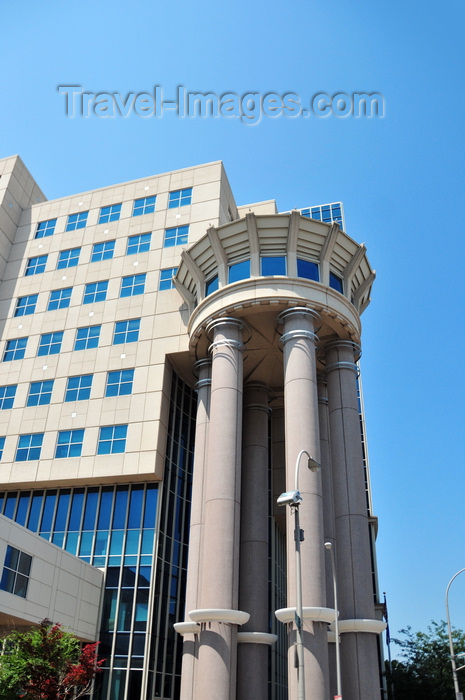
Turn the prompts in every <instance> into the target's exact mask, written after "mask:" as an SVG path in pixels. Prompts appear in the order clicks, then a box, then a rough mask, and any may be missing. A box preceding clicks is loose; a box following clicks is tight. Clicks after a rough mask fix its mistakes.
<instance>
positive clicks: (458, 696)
mask: <svg viewBox="0 0 465 700" xmlns="http://www.w3.org/2000/svg"><path fill="white" fill-rule="evenodd" d="M462 571H465V568H463V569H460V571H457V573H456V574H454V575H453V576H452V578H451V580H450V581H449V583H448V584H447V588H446V616H447V631H448V633H449V647H450V663H451V665H452V679H453V681H454V690H455V700H463V693H461V692H460V690H459V681H458V678H457V671H461V670H462V668H465V666H460V668H457V664H456V663H455V659H456V656H455V653H454V643H453V641H452V628H451V625H450V615H449V588H450V585H451V583H452V581H453V580H454V579H455V578H457V576H458V575H459V574H461V573H462Z"/></svg>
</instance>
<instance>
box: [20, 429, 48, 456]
mask: <svg viewBox="0 0 465 700" xmlns="http://www.w3.org/2000/svg"><path fill="white" fill-rule="evenodd" d="M43 439H44V434H43V433H30V434H29V435H20V436H19V439H18V447H17V448H16V457H15V461H16V462H30V461H31V460H36V459H40V451H41V449H42V441H43Z"/></svg>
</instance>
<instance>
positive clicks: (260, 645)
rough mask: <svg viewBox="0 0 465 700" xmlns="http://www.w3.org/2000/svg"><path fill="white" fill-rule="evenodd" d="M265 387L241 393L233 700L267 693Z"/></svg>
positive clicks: (268, 529)
mask: <svg viewBox="0 0 465 700" xmlns="http://www.w3.org/2000/svg"><path fill="white" fill-rule="evenodd" d="M268 416H269V409H268V389H267V387H266V386H264V385H262V384H249V385H248V386H246V387H245V394H244V428H243V446H242V490H241V492H242V496H241V551H240V578H239V608H240V609H241V610H245V611H246V612H248V613H250V619H249V621H248V622H247V623H246V624H245V625H244V627H242V628H241V631H240V632H239V634H238V641H239V645H238V649H237V652H238V666H237V700H249V698H257V699H258V698H266V697H267V696H268V644H269V643H270V642H271V641H272V636H271V635H270V634H269V633H268V632H269V624H270V623H269V616H270V606H269V585H268V556H269V532H270V521H269V510H270V493H269V487H270V480H269V454H268Z"/></svg>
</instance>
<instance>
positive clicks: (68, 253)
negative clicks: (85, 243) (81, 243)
mask: <svg viewBox="0 0 465 700" xmlns="http://www.w3.org/2000/svg"><path fill="white" fill-rule="evenodd" d="M80 253H81V249H80V248H69V249H68V250H62V251H61V252H60V254H59V256H58V264H57V270H61V269H63V268H64V267H76V265H77V264H78V262H79V255H80Z"/></svg>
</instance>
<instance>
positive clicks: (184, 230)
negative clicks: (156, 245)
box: [163, 226, 189, 248]
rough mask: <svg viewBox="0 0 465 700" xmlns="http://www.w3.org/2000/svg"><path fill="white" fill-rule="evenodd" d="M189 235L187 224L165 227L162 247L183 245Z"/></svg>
mask: <svg viewBox="0 0 465 700" xmlns="http://www.w3.org/2000/svg"><path fill="white" fill-rule="evenodd" d="M188 237H189V226H174V227H173V228H167V229H165V241H164V244H163V245H164V247H165V248H170V247H171V246H173V245H185V244H186V243H187V239H188Z"/></svg>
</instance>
